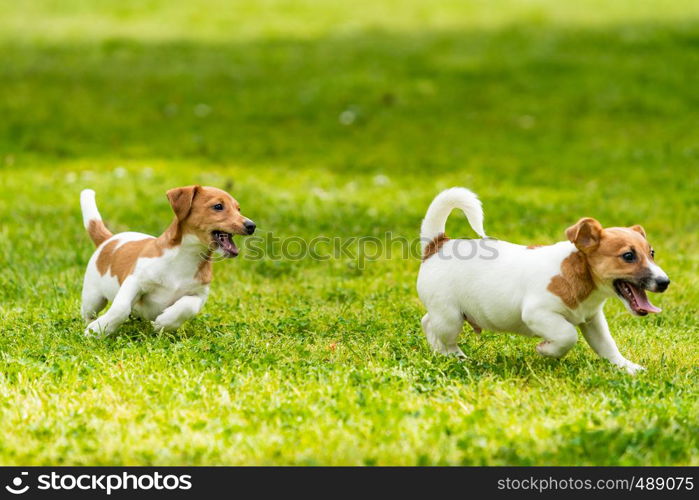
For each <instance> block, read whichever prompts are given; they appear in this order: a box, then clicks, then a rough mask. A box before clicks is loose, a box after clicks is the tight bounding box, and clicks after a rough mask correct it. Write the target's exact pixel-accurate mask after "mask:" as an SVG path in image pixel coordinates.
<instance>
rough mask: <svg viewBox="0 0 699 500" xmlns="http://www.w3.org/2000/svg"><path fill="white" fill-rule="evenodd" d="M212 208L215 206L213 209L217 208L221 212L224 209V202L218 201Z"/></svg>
mask: <svg viewBox="0 0 699 500" xmlns="http://www.w3.org/2000/svg"><path fill="white" fill-rule="evenodd" d="M211 208H213V209H214V210H216V211H217V212H220V211H221V210H223V203H216V205H214V206H213V207H211Z"/></svg>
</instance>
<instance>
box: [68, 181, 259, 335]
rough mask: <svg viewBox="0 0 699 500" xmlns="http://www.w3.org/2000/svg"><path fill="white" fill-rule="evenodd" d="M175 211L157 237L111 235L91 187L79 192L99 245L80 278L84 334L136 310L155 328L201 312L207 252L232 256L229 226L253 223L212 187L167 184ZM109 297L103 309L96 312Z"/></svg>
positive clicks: (249, 228) (238, 230)
mask: <svg viewBox="0 0 699 500" xmlns="http://www.w3.org/2000/svg"><path fill="white" fill-rule="evenodd" d="M167 198H168V201H169V202H170V205H171V206H172V210H173V211H174V212H175V219H174V220H173V221H172V223H171V224H170V226H169V227H168V228H167V229H166V230H165V232H164V233H163V234H161V235H160V236H158V237H157V238H156V237H154V236H149V235H147V234H143V233H134V232H125V233H119V234H115V235H112V233H111V232H110V231H109V230H108V229H107V228H106V227H105V225H104V223H103V222H102V217H101V216H100V214H99V211H98V210H97V205H96V204H95V192H94V191H93V190H91V189H86V190H84V191H83V192H82V193H81V194H80V205H81V208H82V212H83V223H84V224H85V229H87V232H88V234H89V235H90V238H91V239H92V241H93V242H94V243H95V245H96V246H97V250H95V253H94V254H92V257H91V258H90V261H89V263H88V264H87V270H86V272H85V281H84V283H83V293H82V314H83V317H84V318H85V320H86V321H91V323H90V324H89V325H88V326H87V329H86V330H85V333H86V334H98V335H108V334H110V333H112V332H114V331H115V330H116V329H117V328H118V327H119V325H121V324H122V323H123V322H124V321H126V320H127V319H128V318H129V315H130V314H134V315H136V316H139V317H141V318H145V319H147V320H150V321H152V322H153V326H154V327H155V329H156V330H157V331H161V330H176V329H177V328H179V327H180V325H182V323H184V321H186V320H187V319H188V318H191V317H192V316H194V315H195V314H197V313H198V312H199V310H200V309H201V308H202V306H203V305H204V302H206V298H207V296H208V294H209V283H210V282H211V277H212V270H211V257H212V255H213V254H218V255H221V256H224V257H235V256H236V255H238V248H237V247H236V245H235V243H234V242H233V234H241V235H247V234H252V233H253V232H254V231H255V224H254V223H253V222H252V221H251V220H250V219H247V218H246V217H244V216H243V215H242V214H241V213H240V205H239V204H238V202H237V201H236V200H235V199H234V198H233V197H232V196H231V195H230V194H228V193H226V192H225V191H222V190H220V189H216V188H213V187H202V186H186V187H180V188H175V189H171V190H169V191H168V192H167ZM108 301H112V306H111V307H110V308H109V310H108V311H107V312H106V313H105V314H103V315H102V316H100V317H99V318H97V319H95V318H96V316H97V314H98V313H99V312H100V311H101V310H102V309H103V308H104V306H105V305H106V304H107V302H108Z"/></svg>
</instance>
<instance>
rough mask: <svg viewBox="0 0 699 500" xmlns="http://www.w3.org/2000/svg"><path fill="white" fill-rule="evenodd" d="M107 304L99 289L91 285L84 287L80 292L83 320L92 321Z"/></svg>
mask: <svg viewBox="0 0 699 500" xmlns="http://www.w3.org/2000/svg"><path fill="white" fill-rule="evenodd" d="M106 305H107V299H106V298H105V297H104V295H102V294H101V293H100V292H99V291H97V290H95V289H94V288H91V287H84V288H83V293H82V306H81V308H80V309H81V312H82V316H83V318H84V319H85V321H88V322H89V321H92V320H93V319H95V318H96V317H97V315H98V314H99V312H100V311H101V310H102V309H104V306H106Z"/></svg>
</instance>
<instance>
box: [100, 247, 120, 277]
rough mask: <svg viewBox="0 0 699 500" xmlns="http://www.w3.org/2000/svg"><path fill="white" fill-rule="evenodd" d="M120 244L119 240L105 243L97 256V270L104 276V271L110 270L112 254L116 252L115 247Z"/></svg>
mask: <svg viewBox="0 0 699 500" xmlns="http://www.w3.org/2000/svg"><path fill="white" fill-rule="evenodd" d="M118 244H119V241H118V240H112V241H110V242H109V243H107V244H106V245H104V248H103V249H102V251H101V252H100V254H99V255H98V256H97V263H96V265H97V270H98V271H99V273H100V274H101V275H102V276H104V273H106V272H107V271H109V266H110V264H111V262H112V254H113V253H114V247H116V246H117V245H118Z"/></svg>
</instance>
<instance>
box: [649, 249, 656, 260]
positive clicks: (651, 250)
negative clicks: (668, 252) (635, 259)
mask: <svg viewBox="0 0 699 500" xmlns="http://www.w3.org/2000/svg"><path fill="white" fill-rule="evenodd" d="M650 258H651V259H655V250H653V249H652V248H651V249H650Z"/></svg>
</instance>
